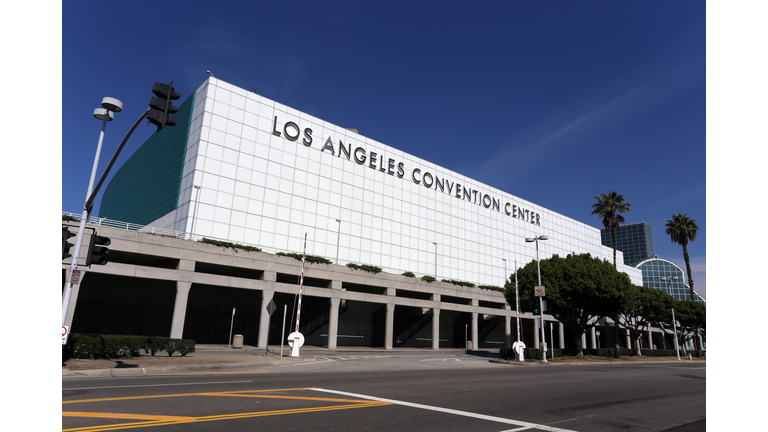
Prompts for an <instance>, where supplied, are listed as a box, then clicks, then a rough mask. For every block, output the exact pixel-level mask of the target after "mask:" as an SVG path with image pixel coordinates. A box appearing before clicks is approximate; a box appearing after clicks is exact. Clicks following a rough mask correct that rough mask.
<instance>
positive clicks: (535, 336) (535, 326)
mask: <svg viewBox="0 0 768 432" xmlns="http://www.w3.org/2000/svg"><path fill="white" fill-rule="evenodd" d="M540 336H541V328H540V327H539V318H538V317H535V318H534V319H533V346H529V347H528V348H539V345H540V344H541V339H540V338H539V337H540Z"/></svg>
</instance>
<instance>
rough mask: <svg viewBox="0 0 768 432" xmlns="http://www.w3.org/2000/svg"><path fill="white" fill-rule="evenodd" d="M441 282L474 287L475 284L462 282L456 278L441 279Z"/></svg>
mask: <svg viewBox="0 0 768 432" xmlns="http://www.w3.org/2000/svg"><path fill="white" fill-rule="evenodd" d="M442 282H447V283H451V284H454V285H459V286H465V287H469V288H474V287H475V284H473V283H472V282H462V281H457V280H453V279H443V280H442Z"/></svg>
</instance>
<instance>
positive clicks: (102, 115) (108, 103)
mask: <svg viewBox="0 0 768 432" xmlns="http://www.w3.org/2000/svg"><path fill="white" fill-rule="evenodd" d="M101 106H102V108H96V109H95V110H93V116H94V117H95V118H96V119H98V120H101V121H102V123H101V133H99V143H98V144H97V145H96V157H95V158H94V160H93V169H92V170H91V180H90V181H89V182H88V193H87V194H86V195H85V204H84V205H83V215H82V217H81V218H80V229H79V230H78V232H77V240H76V241H75V250H74V252H73V253H72V264H70V266H69V275H67V285H66V289H65V290H64V300H63V302H62V305H61V325H62V326H63V325H64V324H65V323H66V322H67V310H68V309H69V301H70V298H71V297H72V274H73V273H74V271H75V270H77V262H78V260H79V258H80V248H81V246H82V245H83V232H85V223H86V222H87V221H88V216H89V215H88V213H89V212H90V210H91V209H90V206H89V205H88V203H89V201H91V192H93V183H94V181H95V180H96V171H97V170H98V167H99V156H100V155H101V145H102V143H103V142H104V132H105V131H106V130H107V122H109V121H112V119H113V118H114V115H113V113H116V112H120V111H122V110H123V103H122V102H120V101H119V100H117V99H115V98H111V97H105V98H104V99H102V100H101Z"/></svg>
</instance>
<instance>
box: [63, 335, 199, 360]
mask: <svg viewBox="0 0 768 432" xmlns="http://www.w3.org/2000/svg"><path fill="white" fill-rule="evenodd" d="M142 350H143V351H145V352H148V353H150V354H151V355H153V356H154V355H155V354H157V353H159V352H161V351H164V352H166V353H167V354H168V356H172V355H173V354H174V353H177V352H178V353H179V354H181V355H182V356H185V355H187V354H189V353H193V352H195V341H193V340H190V339H171V338H168V337H163V336H127V335H99V334H80V333H73V334H72V335H70V336H69V339H68V340H67V345H65V346H64V347H62V360H68V359H70V358H78V359H111V358H121V357H137V356H139V355H140V352H141V351H142Z"/></svg>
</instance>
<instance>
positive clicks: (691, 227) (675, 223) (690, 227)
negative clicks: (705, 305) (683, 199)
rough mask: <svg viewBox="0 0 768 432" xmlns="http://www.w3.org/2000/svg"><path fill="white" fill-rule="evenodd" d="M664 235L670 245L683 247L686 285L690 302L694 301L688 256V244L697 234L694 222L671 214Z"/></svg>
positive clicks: (685, 217)
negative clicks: (666, 235)
mask: <svg viewBox="0 0 768 432" xmlns="http://www.w3.org/2000/svg"><path fill="white" fill-rule="evenodd" d="M665 226H666V227H667V231H666V233H667V234H669V236H670V237H671V238H672V243H677V244H679V245H682V246H683V258H685V267H686V270H688V285H690V288H691V300H693V301H696V297H695V296H694V295H693V277H691V258H690V257H689V256H688V242H689V241H695V240H696V234H698V233H699V227H698V226H697V225H696V221H695V220H693V219H691V218H689V217H688V213H686V214H684V215H683V214H680V213H678V214H676V215H675V214H673V215H672V220H667V224H666V225H665Z"/></svg>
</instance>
